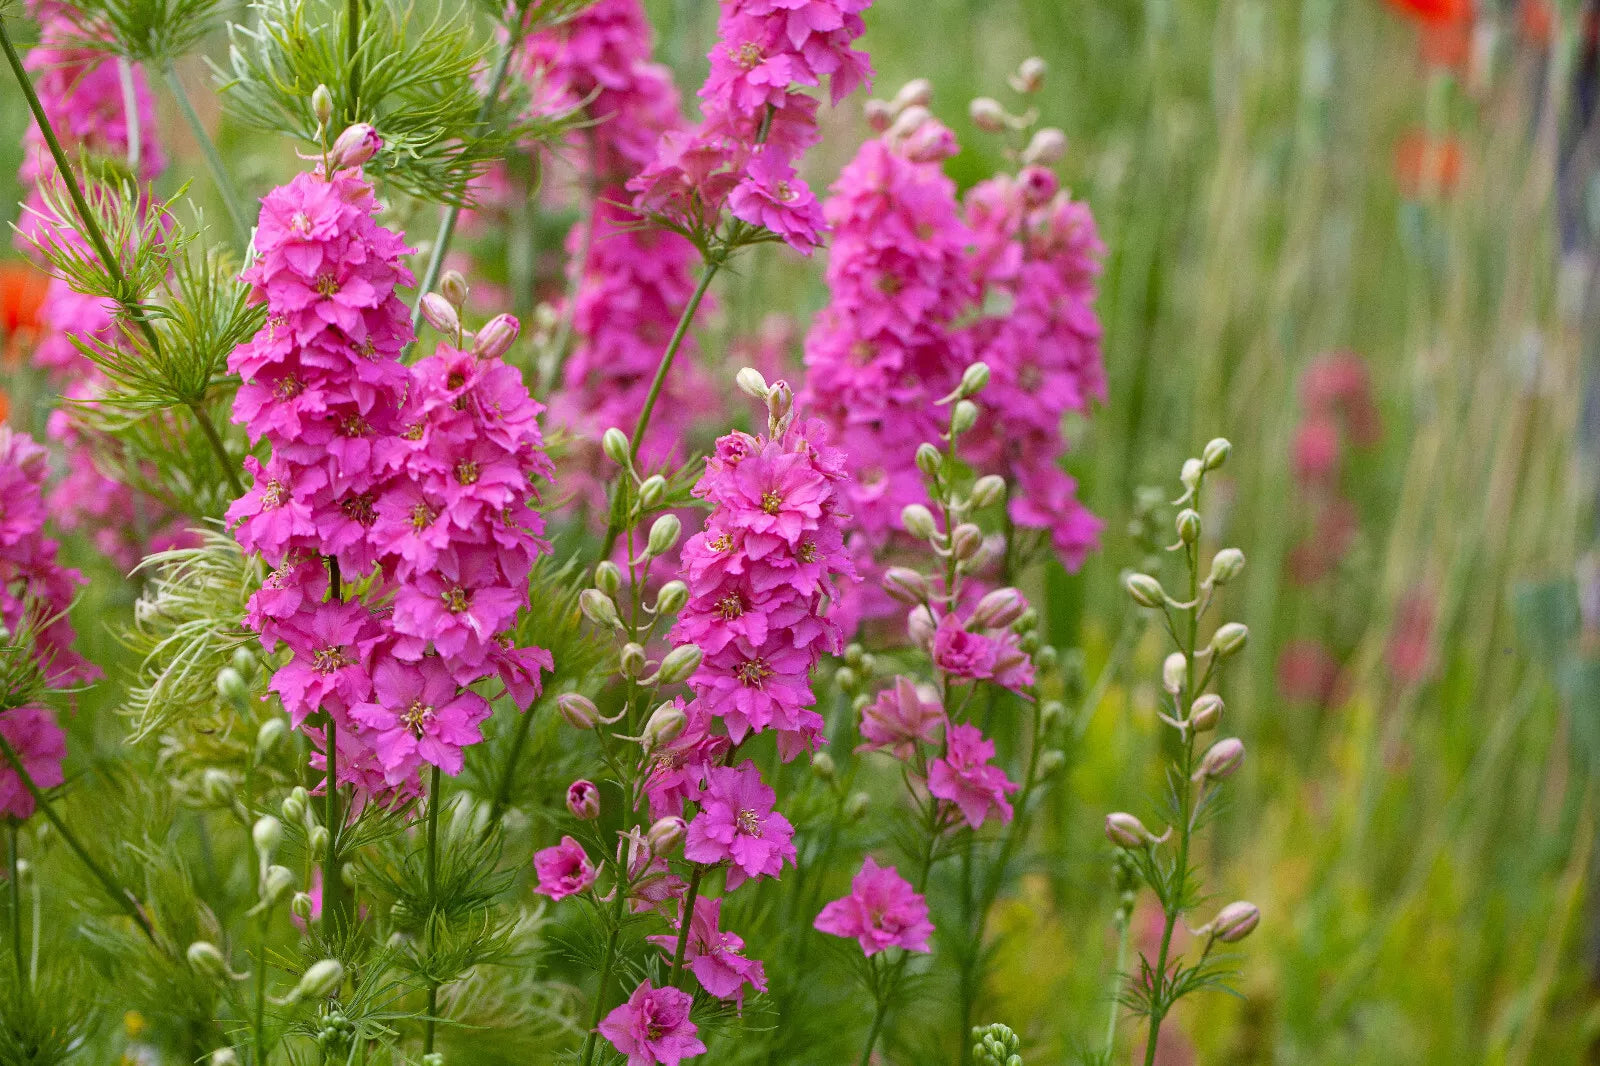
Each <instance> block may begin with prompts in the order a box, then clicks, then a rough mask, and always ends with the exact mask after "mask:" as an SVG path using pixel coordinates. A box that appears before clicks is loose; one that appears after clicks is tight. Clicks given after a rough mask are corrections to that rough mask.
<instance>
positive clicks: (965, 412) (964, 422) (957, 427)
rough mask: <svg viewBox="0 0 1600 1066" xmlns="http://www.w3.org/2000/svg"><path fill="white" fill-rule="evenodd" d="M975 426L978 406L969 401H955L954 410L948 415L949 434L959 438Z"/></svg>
mask: <svg viewBox="0 0 1600 1066" xmlns="http://www.w3.org/2000/svg"><path fill="white" fill-rule="evenodd" d="M977 424H978V405H977V404H975V403H973V402H972V401H971V400H957V401H956V408H955V410H954V411H953V412H952V413H951V415H950V429H951V432H953V433H955V434H956V435H957V436H960V435H961V434H963V433H965V432H966V431H967V430H969V429H971V428H972V427H973V426H975V425H977Z"/></svg>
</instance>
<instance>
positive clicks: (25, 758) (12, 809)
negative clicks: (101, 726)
mask: <svg viewBox="0 0 1600 1066" xmlns="http://www.w3.org/2000/svg"><path fill="white" fill-rule="evenodd" d="M0 736H3V737H5V738H6V743H8V744H10V745H11V747H12V750H14V751H15V752H16V753H17V759H18V760H19V761H20V762H21V763H22V768H23V769H24V770H26V771H28V776H29V777H31V778H32V779H33V783H34V784H35V785H37V786H39V787H40V788H42V789H43V788H54V787H56V786H57V785H59V784H61V782H62V781H64V780H66V778H65V776H64V775H63V773H62V770H61V761H62V760H63V759H65V758H66V755H67V737H66V734H65V733H63V732H62V731H61V727H60V726H59V725H57V724H56V720H55V718H54V717H52V716H51V714H50V712H49V711H47V710H45V709H44V708H43V707H17V708H15V709H13V710H10V711H5V712H3V713H0ZM33 811H34V802H33V796H32V794H31V793H29V792H28V790H27V788H26V786H24V785H23V783H22V778H21V776H20V775H19V774H18V773H17V772H16V771H15V770H14V769H12V767H11V763H10V761H9V760H0V814H3V815H5V816H7V817H9V818H16V819H25V818H27V817H28V816H29V815H31V814H33Z"/></svg>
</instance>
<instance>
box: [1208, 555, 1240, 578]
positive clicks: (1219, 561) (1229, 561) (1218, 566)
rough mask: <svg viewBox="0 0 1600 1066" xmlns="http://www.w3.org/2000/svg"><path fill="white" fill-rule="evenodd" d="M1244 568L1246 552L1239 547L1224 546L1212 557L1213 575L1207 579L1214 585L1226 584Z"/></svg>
mask: <svg viewBox="0 0 1600 1066" xmlns="http://www.w3.org/2000/svg"><path fill="white" fill-rule="evenodd" d="M1242 570H1244V552H1242V551H1240V550H1239V549H1238V548H1223V549H1222V550H1221V551H1219V552H1218V553H1217V554H1216V555H1214V556H1212V558H1211V576H1210V577H1208V578H1207V579H1206V580H1207V581H1209V582H1210V583H1211V584H1213V585H1219V586H1220V585H1226V584H1227V583H1228V582H1230V581H1232V580H1233V579H1234V578H1236V577H1238V576H1239V574H1240V572H1241V571H1242Z"/></svg>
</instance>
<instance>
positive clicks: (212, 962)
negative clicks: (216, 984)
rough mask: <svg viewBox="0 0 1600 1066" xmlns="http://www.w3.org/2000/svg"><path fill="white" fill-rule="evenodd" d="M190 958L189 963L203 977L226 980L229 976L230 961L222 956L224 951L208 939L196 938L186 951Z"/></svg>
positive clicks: (185, 953)
mask: <svg viewBox="0 0 1600 1066" xmlns="http://www.w3.org/2000/svg"><path fill="white" fill-rule="evenodd" d="M184 955H185V956H186V957H187V958H188V960H189V965H190V966H192V967H194V971H195V973H197V974H199V975H200V976H202V977H209V978H210V979H211V980H213V981H221V980H224V979H225V978H226V977H227V976H228V961H227V960H226V959H224V958H223V957H222V952H221V951H219V950H218V949H217V946H216V945H215V944H213V943H211V942H210V941H207V940H196V941H195V942H194V943H193V944H190V945H189V949H188V950H187V951H185V952H184Z"/></svg>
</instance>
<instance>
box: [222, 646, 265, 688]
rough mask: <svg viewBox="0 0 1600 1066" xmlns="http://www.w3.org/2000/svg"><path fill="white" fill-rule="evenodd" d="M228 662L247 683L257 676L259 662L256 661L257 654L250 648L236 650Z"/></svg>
mask: <svg viewBox="0 0 1600 1066" xmlns="http://www.w3.org/2000/svg"><path fill="white" fill-rule="evenodd" d="M228 661H229V663H230V664H231V665H232V666H233V668H234V669H235V670H237V671H239V676H240V677H243V678H244V679H245V680H246V681H248V680H249V679H250V678H252V677H254V676H255V672H256V666H257V665H258V662H257V660H256V656H255V652H253V651H251V650H250V649H249V648H244V647H240V648H234V649H233V655H232V656H231V657H230V658H229V660H228Z"/></svg>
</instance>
